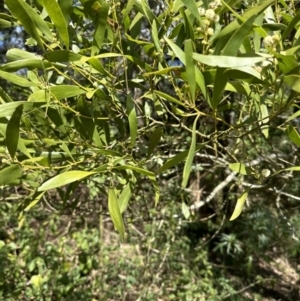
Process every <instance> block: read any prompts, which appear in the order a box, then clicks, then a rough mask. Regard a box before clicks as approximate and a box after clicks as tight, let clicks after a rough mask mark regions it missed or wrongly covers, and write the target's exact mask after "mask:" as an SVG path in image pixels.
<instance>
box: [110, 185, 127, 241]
mask: <svg viewBox="0 0 300 301" xmlns="http://www.w3.org/2000/svg"><path fill="white" fill-rule="evenodd" d="M108 210H109V214H110V216H111V219H112V222H113V224H114V226H115V229H116V230H117V231H118V232H119V233H120V236H121V241H124V240H125V227H124V223H123V219H122V215H121V212H120V207H119V203H118V200H117V198H116V194H115V191H114V189H113V188H110V189H109V190H108Z"/></svg>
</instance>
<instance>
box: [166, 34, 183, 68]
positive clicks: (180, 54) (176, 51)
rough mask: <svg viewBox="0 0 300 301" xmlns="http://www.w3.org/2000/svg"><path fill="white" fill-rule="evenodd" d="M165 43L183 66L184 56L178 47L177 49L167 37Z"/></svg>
mask: <svg viewBox="0 0 300 301" xmlns="http://www.w3.org/2000/svg"><path fill="white" fill-rule="evenodd" d="M165 40H166V42H167V43H168V44H169V46H170V47H171V49H172V50H173V52H174V54H175V56H176V57H177V58H178V59H179V60H180V61H181V62H182V63H183V64H184V65H186V63H185V54H184V52H183V51H182V50H181V49H180V47H178V46H177V45H176V44H175V43H174V42H173V41H172V40H170V39H168V38H167V37H165Z"/></svg>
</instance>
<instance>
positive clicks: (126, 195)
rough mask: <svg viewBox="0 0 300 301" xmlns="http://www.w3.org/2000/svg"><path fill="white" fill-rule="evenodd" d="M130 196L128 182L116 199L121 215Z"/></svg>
mask: <svg viewBox="0 0 300 301" xmlns="http://www.w3.org/2000/svg"><path fill="white" fill-rule="evenodd" d="M131 194H132V193H131V189H130V182H128V183H127V184H126V186H125V187H124V188H123V190H122V192H121V194H120V196H119V198H118V202H119V207H120V213H121V214H122V213H123V212H124V211H125V210H126V208H127V206H128V202H129V199H130V197H131Z"/></svg>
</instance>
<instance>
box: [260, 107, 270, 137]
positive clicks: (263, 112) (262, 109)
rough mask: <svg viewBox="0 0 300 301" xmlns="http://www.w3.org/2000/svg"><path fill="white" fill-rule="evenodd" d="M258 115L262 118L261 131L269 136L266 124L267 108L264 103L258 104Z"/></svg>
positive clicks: (267, 120) (267, 117)
mask: <svg viewBox="0 0 300 301" xmlns="http://www.w3.org/2000/svg"><path fill="white" fill-rule="evenodd" d="M260 115H261V119H262V124H263V125H262V126H261V131H262V133H263V135H264V136H265V137H266V138H268V137H269V125H268V124H267V123H268V122H269V112H268V108H267V106H266V105H265V104H261V105H260Z"/></svg>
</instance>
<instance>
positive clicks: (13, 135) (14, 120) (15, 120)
mask: <svg viewBox="0 0 300 301" xmlns="http://www.w3.org/2000/svg"><path fill="white" fill-rule="evenodd" d="M22 113H23V106H22V105H19V106H18V107H17V108H16V110H15V111H14V113H13V114H12V116H11V118H10V120H9V122H8V124H7V128H6V146H7V149H8V152H9V154H10V156H11V158H12V159H13V160H14V158H15V153H16V150H17V147H18V141H19V134H20V122H21V118H22Z"/></svg>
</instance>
